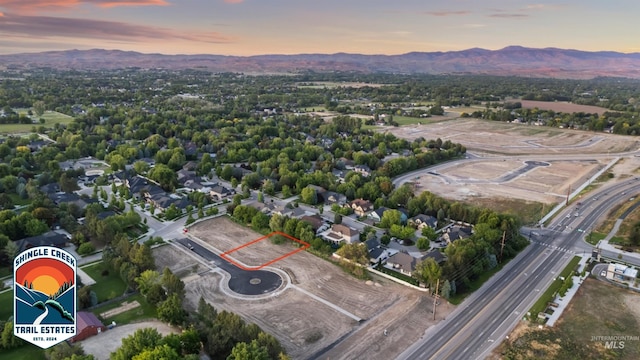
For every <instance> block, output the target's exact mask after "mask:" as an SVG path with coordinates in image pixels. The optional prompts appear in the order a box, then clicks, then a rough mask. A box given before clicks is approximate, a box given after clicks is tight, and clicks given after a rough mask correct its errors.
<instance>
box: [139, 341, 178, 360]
mask: <svg viewBox="0 0 640 360" xmlns="http://www.w3.org/2000/svg"><path fill="white" fill-rule="evenodd" d="M183 358H184V357H182V356H180V355H179V354H178V352H177V351H176V350H175V349H174V348H172V347H170V346H169V345H167V344H162V345H158V346H156V347H154V348H153V349H145V350H143V351H142V352H141V353H139V354H137V355H135V356H134V357H133V358H132V360H156V359H162V360H180V359H183Z"/></svg>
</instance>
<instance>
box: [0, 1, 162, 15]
mask: <svg viewBox="0 0 640 360" xmlns="http://www.w3.org/2000/svg"><path fill="white" fill-rule="evenodd" d="M86 4H90V5H95V6H99V7H103V8H110V7H116V6H164V5H169V3H168V2H167V1H166V0H29V1H25V0H0V8H4V9H6V10H9V11H10V12H16V13H37V12H42V11H50V10H62V9H67V8H72V7H77V6H81V5H86Z"/></svg>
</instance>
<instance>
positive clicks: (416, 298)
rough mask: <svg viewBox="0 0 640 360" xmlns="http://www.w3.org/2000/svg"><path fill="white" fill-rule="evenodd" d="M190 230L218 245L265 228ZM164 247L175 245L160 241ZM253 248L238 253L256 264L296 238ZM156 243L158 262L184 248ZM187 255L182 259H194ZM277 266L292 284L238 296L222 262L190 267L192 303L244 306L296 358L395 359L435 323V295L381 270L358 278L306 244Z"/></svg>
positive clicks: (240, 309) (225, 246)
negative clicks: (228, 283)
mask: <svg viewBox="0 0 640 360" xmlns="http://www.w3.org/2000/svg"><path fill="white" fill-rule="evenodd" d="M189 233H190V234H191V236H192V239H195V240H194V241H198V242H199V243H201V244H203V245H205V246H207V247H208V248H209V249H211V250H214V252H218V253H220V252H223V251H229V250H231V249H233V248H236V247H238V246H241V245H243V244H246V243H247V242H249V241H251V240H254V239H256V238H259V237H260V236H261V235H259V234H257V233H254V232H253V231H251V230H249V229H247V228H244V227H242V226H241V225H239V224H236V223H234V222H233V221H231V220H229V219H228V218H226V217H219V218H215V219H211V220H207V221H204V222H201V223H198V224H195V225H194V226H192V227H191V228H190V229H189ZM254 245H255V247H254ZM163 248H171V246H164V247H161V248H159V249H163ZM159 249H156V250H159ZM245 249H246V250H250V251H243V252H242V253H241V252H238V253H237V254H236V253H233V254H232V255H234V259H235V260H237V261H239V262H242V263H244V264H247V265H250V264H262V263H265V262H268V261H270V260H272V259H274V258H276V257H278V256H281V255H282V254H283V253H286V252H289V251H291V250H292V249H295V247H294V245H292V244H291V243H285V244H281V245H276V244H273V243H272V242H271V241H270V240H268V239H267V240H264V241H261V242H259V243H255V244H253V245H251V246H248V247H246V248H245ZM156 250H154V257H155V258H156V264H169V263H171V261H173V260H172V259H173V258H174V257H176V255H175V254H177V253H178V252H177V251H174V252H171V251H167V250H161V251H158V252H157V251H156ZM192 256H196V255H195V254H192V253H189V252H184V254H179V255H178V257H179V258H182V257H189V258H191V259H193V262H192V263H193V264H195V263H197V262H198V260H196V259H195V258H193V257H192ZM162 258H164V259H162ZM182 262H183V261H181V265H180V266H182V267H185V266H186V267H188V266H189V264H185V263H182ZM272 267H273V268H275V269H278V270H279V271H280V270H281V271H284V272H286V274H288V276H289V277H290V279H291V280H290V283H288V285H287V286H286V287H285V289H284V290H281V291H276V292H275V293H273V295H271V296H261V297H260V299H257V298H249V297H237V296H230V294H229V293H228V291H229V290H228V288H225V287H224V286H221V283H222V284H224V282H225V281H226V280H227V278H228V274H226V273H224V272H222V271H221V270H219V269H214V270H211V271H208V272H207V271H205V272H200V274H199V275H195V274H193V275H190V276H189V277H188V278H189V280H190V281H188V282H187V283H186V291H187V296H186V297H185V299H186V303H187V306H189V307H191V308H195V307H196V306H197V302H198V300H199V299H200V297H203V298H204V299H206V300H207V301H208V302H209V303H211V304H212V305H213V306H214V307H215V308H216V309H218V310H219V311H221V310H227V311H232V312H234V313H237V314H239V315H241V316H242V317H243V318H244V319H245V320H246V321H248V322H252V323H256V324H258V325H259V326H260V327H261V328H262V329H264V330H265V331H267V332H269V333H271V334H273V335H274V336H276V337H277V338H278V340H279V341H280V342H281V343H282V345H283V346H284V347H285V348H286V349H287V352H288V353H289V355H290V356H291V357H292V358H293V359H307V358H311V357H313V358H317V359H370V358H379V359H392V358H394V357H396V356H397V355H398V354H400V353H401V352H402V351H403V350H404V349H406V348H407V347H408V346H410V345H411V344H412V343H414V342H415V341H417V340H418V339H419V338H420V336H421V335H422V334H423V333H424V331H425V330H426V329H427V328H428V327H429V326H431V325H433V324H434V322H433V321H432V320H431V313H430V310H431V306H432V304H433V303H432V298H431V297H429V296H427V295H426V294H425V293H424V292H420V291H417V290H413V289H410V288H408V287H405V286H402V285H399V284H396V283H394V282H392V281H390V280H387V279H384V278H380V277H377V276H373V277H372V279H371V280H358V279H356V278H354V277H352V276H351V275H348V274H347V273H345V272H344V271H343V270H342V269H340V268H339V267H338V266H336V265H334V264H333V263H331V262H329V261H327V260H323V259H321V258H318V257H316V256H315V255H312V254H310V253H308V252H304V251H303V252H299V253H296V254H293V255H291V256H289V257H286V258H284V259H282V260H280V261H278V262H276V263H274V264H273V265H272ZM203 269H205V268H204V267H203ZM265 269H268V268H265ZM452 308H453V307H452V306H451V305H448V304H446V303H443V304H441V305H439V307H438V312H437V319H438V320H440V319H442V318H443V317H444V316H446V315H447V314H448V313H450V311H451V310H452ZM357 319H360V321H358V320H357ZM384 329H387V336H385V335H384Z"/></svg>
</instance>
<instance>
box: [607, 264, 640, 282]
mask: <svg viewBox="0 0 640 360" xmlns="http://www.w3.org/2000/svg"><path fill="white" fill-rule="evenodd" d="M637 277H638V270H637V269H634V268H631V267H629V266H626V265H622V264H614V263H611V264H609V266H608V267H607V279H609V280H614V281H621V282H627V281H630V282H633V281H635V280H636V278H637Z"/></svg>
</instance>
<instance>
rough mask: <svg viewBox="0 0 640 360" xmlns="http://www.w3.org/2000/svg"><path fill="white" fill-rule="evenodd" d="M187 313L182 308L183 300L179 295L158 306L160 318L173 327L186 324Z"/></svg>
mask: <svg viewBox="0 0 640 360" xmlns="http://www.w3.org/2000/svg"><path fill="white" fill-rule="evenodd" d="M185 317H186V312H185V311H184V309H183V308H182V298H181V297H179V295H178V294H175V293H174V294H171V295H169V296H168V297H167V299H166V300H165V301H163V302H161V303H160V304H158V318H159V319H160V320H162V321H166V322H168V323H169V324H172V325H180V324H182V323H183V322H184V319H185Z"/></svg>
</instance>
